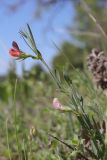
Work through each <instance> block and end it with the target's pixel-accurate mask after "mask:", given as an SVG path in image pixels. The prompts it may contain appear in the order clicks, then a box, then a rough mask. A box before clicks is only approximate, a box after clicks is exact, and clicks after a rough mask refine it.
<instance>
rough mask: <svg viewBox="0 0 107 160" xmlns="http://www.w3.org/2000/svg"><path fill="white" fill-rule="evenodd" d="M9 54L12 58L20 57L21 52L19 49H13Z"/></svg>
mask: <svg viewBox="0 0 107 160" xmlns="http://www.w3.org/2000/svg"><path fill="white" fill-rule="evenodd" d="M9 54H10V55H11V56H12V57H20V55H21V51H19V50H17V49H14V48H11V49H10V50H9Z"/></svg>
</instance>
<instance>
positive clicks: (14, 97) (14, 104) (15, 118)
mask: <svg viewBox="0 0 107 160" xmlns="http://www.w3.org/2000/svg"><path fill="white" fill-rule="evenodd" d="M16 88H17V79H16V81H15V88H14V95H13V107H14V126H15V136H16V143H17V147H18V152H19V157H20V148H19V141H18V134H17V115H16V103H15V102H16ZM20 159H21V157H20Z"/></svg>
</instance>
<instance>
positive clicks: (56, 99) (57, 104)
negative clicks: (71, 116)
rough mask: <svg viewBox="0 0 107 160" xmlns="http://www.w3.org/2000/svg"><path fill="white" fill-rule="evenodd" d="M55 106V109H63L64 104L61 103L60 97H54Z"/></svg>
mask: <svg viewBox="0 0 107 160" xmlns="http://www.w3.org/2000/svg"><path fill="white" fill-rule="evenodd" d="M53 107H54V108H55V109H59V110H63V106H62V104H61V103H60V101H59V100H58V98H54V99H53Z"/></svg>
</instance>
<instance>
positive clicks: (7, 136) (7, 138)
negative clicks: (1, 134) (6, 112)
mask: <svg viewBox="0 0 107 160" xmlns="http://www.w3.org/2000/svg"><path fill="white" fill-rule="evenodd" d="M7 122H8V119H7V120H6V140H7V147H8V152H9V159H10V160H12V158H11V154H10V146H9V134H8V126H7Z"/></svg>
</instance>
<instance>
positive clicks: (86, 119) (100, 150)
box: [9, 24, 107, 160]
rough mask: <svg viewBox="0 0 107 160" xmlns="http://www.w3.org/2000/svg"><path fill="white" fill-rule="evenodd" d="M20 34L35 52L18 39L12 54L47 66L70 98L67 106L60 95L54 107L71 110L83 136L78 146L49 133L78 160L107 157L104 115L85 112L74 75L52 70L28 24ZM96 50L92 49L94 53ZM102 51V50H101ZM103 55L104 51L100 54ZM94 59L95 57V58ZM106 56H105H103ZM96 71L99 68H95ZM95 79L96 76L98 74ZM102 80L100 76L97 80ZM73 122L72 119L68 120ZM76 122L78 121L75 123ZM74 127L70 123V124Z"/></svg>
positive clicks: (11, 50) (60, 89)
mask: <svg viewBox="0 0 107 160" xmlns="http://www.w3.org/2000/svg"><path fill="white" fill-rule="evenodd" d="M20 34H21V36H22V38H23V40H24V41H25V43H26V44H27V46H28V47H29V48H30V49H31V50H32V51H33V53H34V54H33V55H32V54H27V53H26V52H23V51H22V50H20V49H19V46H18V45H17V43H16V42H13V43H12V46H13V49H10V51H9V53H10V54H11V56H13V57H16V60H24V59H26V58H32V59H34V60H39V61H41V63H43V64H44V66H45V67H46V68H47V69H48V71H49V73H50V75H51V77H52V78H53V80H54V82H55V83H56V86H57V88H58V89H59V91H60V92H61V93H63V94H64V95H65V96H66V97H67V102H68V104H67V105H62V103H61V102H60V101H59V100H58V98H54V99H53V108H54V109H57V110H58V111H61V112H68V113H69V114H72V115H74V116H75V117H76V119H77V121H78V123H79V124H80V126H81V128H80V135H78V137H79V139H78V140H79V141H80V143H77V144H76V145H71V144H68V143H66V142H64V140H61V139H60V137H55V136H53V135H51V134H49V135H50V136H51V137H52V138H55V139H56V140H58V141H59V142H61V143H62V144H64V145H65V146H66V147H68V148H69V149H70V150H71V156H72V157H73V158H74V159H75V160H82V159H83V160H92V159H95V160H106V158H107V157H105V156H106V150H107V146H106V143H105V134H106V123H105V120H104V119H103V118H102V120H101V121H97V120H96V119H95V117H94V116H90V115H89V113H87V111H86V109H85V108H86V107H87V106H86V104H84V98H83V96H81V95H80V94H79V92H78V91H77V89H76V86H75V85H74V83H73V82H72V80H71V78H70V77H69V75H68V74H67V73H63V77H60V75H59V73H58V72H57V71H56V70H55V72H52V71H51V69H50V67H49V66H48V65H47V63H46V62H45V60H44V58H43V56H42V53H41V52H40V51H39V50H38V48H37V46H36V42H35V40H34V37H33V34H32V31H31V28H30V26H29V25H28V24H27V29H26V30H24V31H23V30H21V31H20ZM94 53H96V52H93V54H94ZM101 53H102V52H101ZM98 55H99V53H98V54H94V55H93V56H94V58H97V57H98ZM100 55H101V54H100ZM91 57H92V56H90V58H89V67H90V68H91V70H93V69H94V67H93V63H92V62H91V61H90V59H91ZM92 58H93V57H92ZM102 58H103V57H102ZM95 71H96V70H95ZM95 78H96V76H95ZM99 81H100V80H99V79H98V83H99V84H100V82H99ZM69 121H71V119H69ZM74 125H75V124H74ZM70 127H71V126H70Z"/></svg>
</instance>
